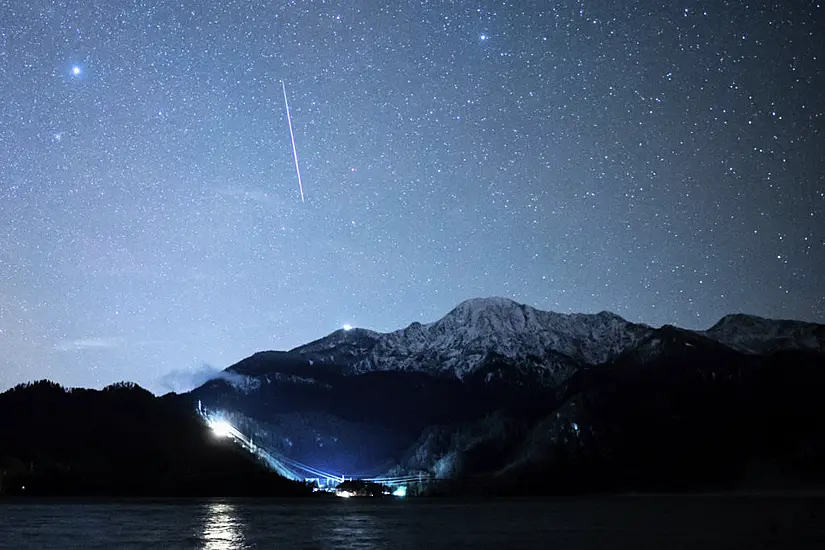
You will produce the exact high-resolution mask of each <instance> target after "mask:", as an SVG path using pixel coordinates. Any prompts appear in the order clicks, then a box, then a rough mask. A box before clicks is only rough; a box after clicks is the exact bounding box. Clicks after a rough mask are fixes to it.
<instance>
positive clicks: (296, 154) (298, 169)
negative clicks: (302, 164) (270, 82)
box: [281, 80, 304, 202]
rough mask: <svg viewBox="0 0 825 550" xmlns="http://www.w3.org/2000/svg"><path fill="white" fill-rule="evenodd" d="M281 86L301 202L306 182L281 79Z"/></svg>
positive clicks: (284, 86)
mask: <svg viewBox="0 0 825 550" xmlns="http://www.w3.org/2000/svg"><path fill="white" fill-rule="evenodd" d="M281 87H283V89H284V106H285V107H286V120H287V122H288V123H289V139H291V140H292V156H293V157H295V173H297V174H298V189H299V190H300V191H301V202H304V184H303V183H301V169H300V168H299V167H298V150H297V149H296V148H295V134H293V133H292V117H291V116H289V101H287V99H286V84H284V81H283V80H281Z"/></svg>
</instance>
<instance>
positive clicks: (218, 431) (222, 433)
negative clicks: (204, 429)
mask: <svg viewBox="0 0 825 550" xmlns="http://www.w3.org/2000/svg"><path fill="white" fill-rule="evenodd" d="M209 427H210V428H212V432H213V433H214V434H215V435H216V436H218V437H229V436H230V435H232V424H230V423H229V422H225V421H223V420H212V421H210V422H209Z"/></svg>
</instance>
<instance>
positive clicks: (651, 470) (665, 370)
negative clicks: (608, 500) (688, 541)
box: [428, 351, 825, 495]
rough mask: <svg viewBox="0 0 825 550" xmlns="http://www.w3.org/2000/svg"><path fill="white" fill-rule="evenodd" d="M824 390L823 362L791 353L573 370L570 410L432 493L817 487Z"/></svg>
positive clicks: (479, 458)
mask: <svg viewBox="0 0 825 550" xmlns="http://www.w3.org/2000/svg"><path fill="white" fill-rule="evenodd" d="M823 388H825V358H823V356H822V355H819V354H814V353H806V352H793V351H791V352H780V353H776V354H773V355H771V356H767V357H754V356H745V355H741V354H726V355H720V354H706V353H702V352H698V353H686V354H684V355H683V356H681V357H667V358H664V359H661V360H658V361H653V362H649V363H644V364H642V365H638V364H637V365H634V364H627V363H618V364H615V365H606V366H603V367H597V368H594V369H589V370H588V371H580V372H579V373H577V376H574V378H573V380H571V381H570V384H569V385H568V395H567V397H568V399H567V403H566V405H565V406H563V407H561V408H559V409H557V410H556V412H554V413H553V414H552V415H551V416H549V417H547V418H546V419H545V420H544V421H541V422H538V423H537V424H536V425H534V426H533V427H532V429H530V430H526V431H525V430H521V431H519V432H509V433H505V434H504V435H503V436H501V439H502V441H504V442H507V443H509V444H510V445H509V446H508V447H504V446H503V445H498V446H494V445H490V444H489V442H482V444H479V445H475V446H473V447H472V448H470V449H468V450H467V452H466V453H465V454H464V456H463V457H462V463H463V464H464V465H471V464H482V465H484V464H491V465H492V467H490V468H484V467H480V468H473V467H469V468H464V473H465V474H467V475H464V476H462V475H459V476H457V477H456V478H455V479H452V480H449V481H445V482H440V483H436V484H434V485H432V486H431V487H430V488H429V489H430V490H429V491H428V492H429V494H431V495H439V494H441V495H456V494H487V495H492V494H495V495H545V494H576V493H593V492H605V493H614V492H640V491H641V492H648V491H652V492H702V491H739V490H808V489H816V490H822V489H825V407H823V404H822V403H823V401H822V391H823ZM573 421H575V424H574V423H573ZM512 440H516V441H520V444H517V445H513V444H512ZM528 447H529V448H530V450H529V451H527V450H526V449H527V448H528ZM502 448H505V449H506V450H505V451H504V452H503V451H502ZM510 461H512V463H511V465H510V467H508V468H504V469H498V468H500V467H501V466H502V464H506V463H507V462H510Z"/></svg>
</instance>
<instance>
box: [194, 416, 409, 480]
mask: <svg viewBox="0 0 825 550" xmlns="http://www.w3.org/2000/svg"><path fill="white" fill-rule="evenodd" d="M198 414H199V415H200V416H201V418H203V420H204V422H206V424H207V425H208V426H209V427H210V428H211V429H212V431H213V432H214V433H215V435H217V436H219V437H230V438H232V439H233V440H235V441H237V442H238V443H240V444H241V446H243V448H244V449H246V450H247V451H249V452H250V453H252V454H253V455H255V456H258V457H260V458H261V459H262V460H263V461H264V462H265V463H266V464H267V465H268V466H269V467H270V468H272V469H273V470H274V471H275V472H277V473H278V474H280V475H282V476H283V477H285V478H288V479H292V480H295V481H306V482H314V483H316V484H317V485H318V487H319V488H323V489H327V490H329V489H334V488H335V487H336V486H337V485H338V484H339V483H343V482H344V481H348V480H352V478H348V477H346V476H344V475H337V474H334V473H330V472H325V471H323V470H320V469H318V468H313V467H312V466H309V465H307V464H303V463H301V462H299V461H297V460H295V459H293V458H290V457H288V456H285V455H283V454H281V453H277V452H272V451H269V450H267V449H265V448H263V447H261V446H259V445H257V444H256V443H255V442H254V441H253V440H252V439H251V438H250V437H247V436H246V435H245V434H244V433H243V432H241V431H240V430H238V429H237V428H236V427H235V426H233V425H232V423H231V422H229V421H228V420H227V419H226V418H225V417H224V416H223V415H221V414H218V413H214V412H211V411H209V410H207V409H206V408H205V407H203V406H202V404H201V403H200V401H199V402H198ZM358 479H359V480H360V481H367V482H371V483H379V484H381V485H386V486H388V487H392V488H393V489H394V492H393V494H394V495H396V496H404V495H405V494H406V487H407V484H408V483H413V482H421V481H422V477H421V476H420V475H406V476H396V477H372V478H358Z"/></svg>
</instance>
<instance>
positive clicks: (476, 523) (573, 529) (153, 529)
mask: <svg viewBox="0 0 825 550" xmlns="http://www.w3.org/2000/svg"><path fill="white" fill-rule="evenodd" d="M0 548H86V549H91V548H106V549H110V548H147V549H152V550H166V549H177V548H205V549H214V550H218V549H230V548H233V549H234V548H273V549H282V548H307V549H311V548H319V549H321V548H344V549H348V548H353V549H354V548H364V549H365V548H393V549H396V548H410V549H412V548H415V549H432V548H450V549H457V548H495V549H509V548H558V549H567V548H581V549H590V548H599V549H603V548H634V549H635V548H656V549H663V548H667V549H678V548H701V549H702V550H709V549H711V548H725V549H732V548H753V549H755V548H782V549H788V548H819V549H822V548H825V498H822V497H815V496H758V497H757V496H749V497H748V496H622V497H605V498H556V499H535V500H475V501H471V500H451V499H406V500H384V499H378V500H370V499H329V500H326V499H325V500H316V499H304V500H276V499H272V500H254V499H215V500H126V501H85V502H84V501H77V502H70V501H38V500H5V501H0Z"/></svg>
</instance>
